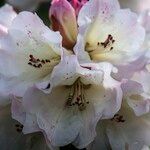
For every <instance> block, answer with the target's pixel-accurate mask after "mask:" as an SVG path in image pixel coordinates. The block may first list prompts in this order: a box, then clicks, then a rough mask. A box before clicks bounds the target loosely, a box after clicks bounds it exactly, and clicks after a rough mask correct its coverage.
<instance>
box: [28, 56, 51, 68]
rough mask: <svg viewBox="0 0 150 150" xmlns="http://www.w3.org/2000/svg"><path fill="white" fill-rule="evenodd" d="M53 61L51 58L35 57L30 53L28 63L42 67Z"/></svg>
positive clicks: (35, 66)
mask: <svg viewBox="0 0 150 150" xmlns="http://www.w3.org/2000/svg"><path fill="white" fill-rule="evenodd" d="M50 62H51V61H50V60H49V59H45V60H44V59H42V60H40V59H39V58H35V57H34V56H33V55H31V54H30V55H29V62H28V65H30V66H33V67H34V68H42V67H43V65H45V64H47V63H50Z"/></svg>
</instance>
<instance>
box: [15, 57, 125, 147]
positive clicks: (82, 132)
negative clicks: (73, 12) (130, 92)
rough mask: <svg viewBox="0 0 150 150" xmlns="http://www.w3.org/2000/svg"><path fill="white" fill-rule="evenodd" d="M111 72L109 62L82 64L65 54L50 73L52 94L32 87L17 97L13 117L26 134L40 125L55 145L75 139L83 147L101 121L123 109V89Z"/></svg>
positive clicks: (94, 133)
mask: <svg viewBox="0 0 150 150" xmlns="http://www.w3.org/2000/svg"><path fill="white" fill-rule="evenodd" d="M62 68H63V69H62ZM112 71H115V70H114V68H113V66H112V65H111V64H109V63H105V62H104V63H97V64H94V63H92V64H80V65H79V63H78V61H77V59H76V56H74V55H72V56H64V57H63V59H62V61H61V63H60V64H58V65H57V66H56V67H55V68H54V70H53V73H52V75H51V79H50V85H51V93H50V94H45V93H43V92H42V91H41V90H39V89H37V88H35V87H33V88H30V89H29V90H28V91H27V92H26V93H25V95H24V96H23V98H22V99H21V100H20V99H17V98H15V97H14V98H13V101H12V114H13V118H14V119H16V120H18V121H20V122H21V123H22V124H23V125H24V128H23V132H24V133H30V132H35V131H38V130H39V128H40V129H41V130H42V131H43V133H45V134H46V137H47V141H49V143H50V144H51V145H52V146H63V145H66V144H69V143H71V142H72V143H73V145H75V146H76V147H78V148H84V147H85V146H87V145H88V144H89V143H90V142H91V141H92V140H93V139H94V137H95V135H96V132H95V127H96V124H97V122H98V120H99V119H106V118H112V117H113V115H114V114H115V113H116V112H117V111H118V110H119V109H120V104H121V100H122V91H121V88H120V83H119V82H117V81H116V80H114V79H113V78H112V77H111V72H112ZM25 114H26V115H25Z"/></svg>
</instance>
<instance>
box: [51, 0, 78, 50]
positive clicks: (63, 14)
mask: <svg viewBox="0 0 150 150" xmlns="http://www.w3.org/2000/svg"><path fill="white" fill-rule="evenodd" d="M49 18H50V20H51V23H52V29H53V30H54V31H59V32H60V34H61V35H62V37H63V46H64V47H65V48H67V49H72V48H73V46H74V44H75V42H76V38H77V21H76V15H75V10H74V8H73V7H72V6H71V4H70V3H69V2H68V1H67V0H53V1H52V5H51V8H50V11H49Z"/></svg>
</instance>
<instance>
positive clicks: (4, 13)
mask: <svg viewBox="0 0 150 150" xmlns="http://www.w3.org/2000/svg"><path fill="white" fill-rule="evenodd" d="M16 16H17V14H16V12H15V11H14V10H13V8H12V7H11V6H10V5H8V4H5V5H4V6H3V7H1V8H0V25H3V26H4V27H6V28H8V27H10V25H11V23H12V21H13V19H14V18H15V17H16Z"/></svg>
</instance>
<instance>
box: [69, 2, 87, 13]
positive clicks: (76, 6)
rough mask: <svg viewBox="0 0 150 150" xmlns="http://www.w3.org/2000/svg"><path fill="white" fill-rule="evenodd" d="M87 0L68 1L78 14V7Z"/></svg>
mask: <svg viewBox="0 0 150 150" xmlns="http://www.w3.org/2000/svg"><path fill="white" fill-rule="evenodd" d="M86 2H88V0H71V1H70V3H71V5H72V6H73V8H74V9H75V12H76V16H78V14H79V11H80V9H81V8H82V7H83V5H85V3H86Z"/></svg>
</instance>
